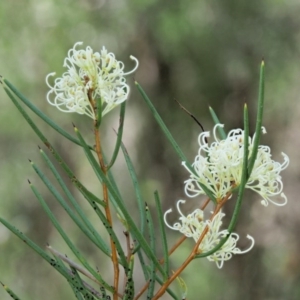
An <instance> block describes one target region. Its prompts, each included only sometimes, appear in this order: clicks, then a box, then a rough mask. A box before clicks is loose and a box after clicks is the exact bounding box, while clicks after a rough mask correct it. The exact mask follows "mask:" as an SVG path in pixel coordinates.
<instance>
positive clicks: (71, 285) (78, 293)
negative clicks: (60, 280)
mask: <svg viewBox="0 0 300 300" xmlns="http://www.w3.org/2000/svg"><path fill="white" fill-rule="evenodd" d="M52 255H53V257H54V259H55V260H56V263H57V265H58V266H59V267H60V268H61V269H62V270H64V272H66V273H71V271H70V270H69V269H68V268H67V267H66V266H65V265H64V263H63V261H62V260H61V258H60V257H59V256H55V255H54V254H53V253H52ZM70 277H71V276H70ZM67 281H68V283H69V285H70V287H71V289H72V290H73V292H74V294H75V296H76V299H77V300H83V297H82V296H81V294H80V292H79V287H78V286H76V285H75V284H74V276H73V277H71V278H70V279H69V280H67Z"/></svg>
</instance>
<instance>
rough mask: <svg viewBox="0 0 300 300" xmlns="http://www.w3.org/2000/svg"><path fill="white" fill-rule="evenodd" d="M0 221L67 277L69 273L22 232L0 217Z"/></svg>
mask: <svg viewBox="0 0 300 300" xmlns="http://www.w3.org/2000/svg"><path fill="white" fill-rule="evenodd" d="M0 222H1V223H2V224H3V225H4V226H5V227H6V228H8V229H9V230H10V231H11V232H12V233H13V234H15V235H16V236H17V237H18V238H19V239H21V240H22V241H23V242H24V243H25V244H27V245H28V246H29V247H30V248H31V249H32V250H34V251H35V252H36V253H37V254H38V255H40V256H41V257H42V258H43V259H44V260H46V261H47V262H48V263H49V264H50V265H51V266H52V267H53V268H54V269H56V271H58V272H59V273H60V274H61V275H63V276H64V277H65V278H67V279H69V278H70V275H69V274H68V273H66V272H65V271H64V270H63V269H61V268H60V266H59V265H58V264H57V263H56V260H55V259H53V258H51V257H50V256H49V255H48V254H47V253H46V252H45V251H44V250H43V249H41V248H40V247H39V246H38V245H36V244H35V243H34V242H33V241H32V240H31V239H29V238H28V237H27V236H26V235H25V234H24V233H23V232H21V231H20V230H18V229H17V228H15V227H14V226H12V225H11V224H10V223H9V222H7V221H6V220H4V219H2V218H1V217H0Z"/></svg>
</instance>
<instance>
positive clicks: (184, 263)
mask: <svg viewBox="0 0 300 300" xmlns="http://www.w3.org/2000/svg"><path fill="white" fill-rule="evenodd" d="M230 195H231V193H228V195H226V197H224V199H222V201H221V202H219V203H218V204H217V206H216V208H215V210H214V213H213V214H212V216H211V218H210V220H212V219H213V218H214V217H215V215H216V214H217V213H218V212H219V211H220V209H221V208H222V207H223V205H224V204H225V203H226V201H227V200H228V199H229V197H230ZM208 229H209V228H208V225H206V227H205V228H204V230H203V232H202V233H201V236H200V237H199V239H198V241H197V243H196V245H195V246H194V248H193V250H192V252H191V254H190V255H189V256H188V258H187V259H186V260H185V261H184V262H183V264H182V265H181V266H180V267H179V268H178V269H177V270H176V271H175V272H173V274H172V276H171V277H170V278H169V279H168V280H167V281H166V282H165V283H164V284H163V285H162V286H161V288H160V289H159V290H158V292H157V293H156V294H155V296H154V297H153V298H152V300H157V299H158V298H160V297H161V296H162V295H163V294H164V293H165V291H166V289H167V288H168V287H169V285H170V284H171V283H172V282H173V281H174V280H175V279H176V278H177V277H178V276H179V275H180V274H181V272H182V271H183V270H184V269H185V268H186V267H187V266H188V265H189V263H190V262H191V261H192V260H193V259H194V258H195V256H196V255H197V254H199V246H200V244H201V242H202V241H203V239H204V237H205V235H206V234H207V232H208Z"/></svg>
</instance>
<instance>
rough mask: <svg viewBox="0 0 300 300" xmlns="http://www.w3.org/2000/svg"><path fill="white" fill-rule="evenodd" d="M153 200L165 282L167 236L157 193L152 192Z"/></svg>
mask: <svg viewBox="0 0 300 300" xmlns="http://www.w3.org/2000/svg"><path fill="white" fill-rule="evenodd" d="M154 199H155V208H156V212H157V218H158V224H159V231H160V235H161V240H162V247H163V253H164V269H165V272H166V274H167V277H166V278H164V279H165V280H166V279H167V278H168V274H169V254H168V252H169V250H168V242H167V235H166V231H165V222H164V216H163V212H162V207H161V202H160V199H159V195H158V191H155V192H154Z"/></svg>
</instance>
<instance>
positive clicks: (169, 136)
mask: <svg viewBox="0 0 300 300" xmlns="http://www.w3.org/2000/svg"><path fill="white" fill-rule="evenodd" d="M135 84H136V86H137V88H138V90H139V92H140V93H141V95H142V97H143V99H144V100H145V102H146V104H147V105H148V107H149V108H150V110H151V112H152V114H153V116H154V118H155V120H156V121H157V123H158V125H159V126H160V128H161V130H162V131H163V133H164V134H165V136H166V137H167V139H168V140H169V142H170V143H171V145H172V147H173V149H174V150H175V152H176V153H177V155H178V156H179V157H180V159H181V161H182V162H184V163H185V165H186V166H187V167H188V168H189V170H190V171H191V172H192V173H193V174H194V175H195V176H197V173H196V172H195V170H194V168H193V167H192V165H191V164H190V163H189V161H188V160H187V158H186V156H185V155H184V153H183V152H182V150H181V149H180V147H179V146H178V144H177V143H176V141H175V139H174V138H173V136H172V134H171V132H170V131H169V129H168V128H167V126H166V125H165V123H164V121H163V120H162V118H161V117H160V115H159V113H158V112H157V110H156V109H155V107H154V105H153V104H152V102H151V101H150V99H149V97H148V96H147V94H146V93H145V91H144V90H143V89H142V87H141V86H140V85H139V84H138V83H137V82H135ZM199 185H200V186H201V188H202V189H203V191H204V192H205V193H206V195H207V196H208V197H209V198H210V199H211V200H212V201H213V202H214V203H215V204H216V203H217V201H216V198H215V197H214V195H213V194H212V193H211V192H210V190H209V189H208V188H207V187H206V186H205V185H203V184H202V183H201V182H199Z"/></svg>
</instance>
